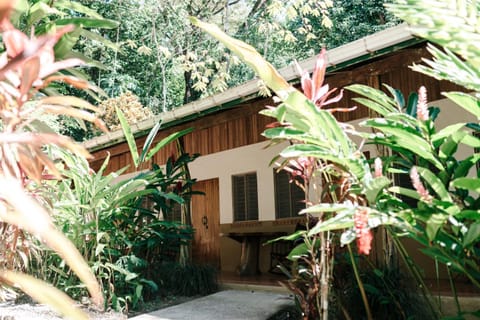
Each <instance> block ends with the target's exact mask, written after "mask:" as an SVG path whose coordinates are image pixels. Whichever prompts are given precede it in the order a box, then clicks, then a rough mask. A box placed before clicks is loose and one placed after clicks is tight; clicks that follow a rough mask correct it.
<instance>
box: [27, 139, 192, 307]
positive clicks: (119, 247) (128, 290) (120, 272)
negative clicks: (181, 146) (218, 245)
mask: <svg viewBox="0 0 480 320" xmlns="http://www.w3.org/2000/svg"><path fill="white" fill-rule="evenodd" d="M51 152H52V156H53V157H54V158H56V159H61V160H62V161H61V162H62V163H63V164H64V167H63V168H59V172H60V174H61V175H62V176H63V179H62V180H51V181H49V182H48V183H45V184H44V186H43V188H42V195H43V198H45V199H47V200H48V203H49V204H50V205H51V211H52V212H53V216H54V222H55V224H56V225H57V226H58V227H59V228H61V229H62V231H63V233H64V234H65V235H66V236H67V237H68V238H69V239H70V240H71V241H72V242H73V243H74V244H75V246H76V247H77V248H78V249H79V251H80V253H81V254H82V256H83V257H84V258H85V259H86V261H87V262H88V264H89V266H90V267H91V268H92V270H93V271H94V273H95V275H96V276H97V278H98V279H99V281H100V283H101V285H102V288H103V292H104V295H105V298H106V302H105V303H106V307H112V308H114V309H115V310H119V311H120V310H122V311H127V310H128V309H129V308H135V307H136V306H137V305H138V303H140V302H142V300H143V299H144V297H145V296H146V295H149V296H151V295H152V294H153V293H154V292H155V291H157V290H158V285H157V283H159V280H158V279H157V278H158V275H157V274H156V273H155V271H154V270H155V266H156V265H157V264H158V263H161V262H163V261H170V257H171V256H172V254H173V255H174V256H176V255H178V254H179V252H180V247H181V246H182V245H189V243H190V241H191V239H192V233H193V230H192V228H191V227H189V226H187V225H183V224H181V223H179V222H171V221H164V220H161V219H160V217H159V213H158V212H157V211H155V210H150V209H149V208H146V207H145V206H144V205H143V203H144V200H145V197H146V196H152V197H153V196H154V197H155V198H156V199H158V198H162V197H166V198H168V199H170V200H171V201H183V200H182V198H181V197H180V196H176V195H174V194H173V193H172V191H169V190H165V192H163V191H162V190H160V189H157V188H156V187H155V186H153V187H152V184H159V183H160V181H161V179H162V178H161V177H159V176H158V174H156V175H155V174H147V173H141V174H139V175H138V176H135V177H132V178H128V179H123V180H122V179H121V177H120V176H121V174H122V173H124V171H125V170H126V168H124V169H122V170H119V171H117V172H112V173H109V174H105V169H106V167H107V164H108V161H109V158H107V159H106V160H105V162H104V164H103V165H102V167H101V168H100V169H99V170H98V172H93V171H92V170H91V169H90V167H89V164H88V161H87V160H86V159H85V158H82V157H78V156H75V155H73V154H71V153H68V152H65V151H63V150H59V149H52V150H51ZM159 170H160V169H159ZM171 181H173V182H172V183H175V184H176V183H177V181H176V180H171ZM34 262H35V268H34V269H35V270H37V272H38V274H39V276H41V277H44V278H46V279H49V280H50V281H51V282H52V283H53V284H54V285H55V286H56V287H58V288H62V289H63V290H64V291H66V292H68V293H69V294H70V295H71V296H73V297H75V298H77V299H80V298H82V297H84V296H85V288H84V287H83V286H82V285H81V283H79V281H78V279H77V278H76V277H75V275H74V274H72V272H71V271H70V269H69V268H68V266H66V265H65V264H64V262H63V259H62V258H61V257H60V256H59V255H58V254H56V253H55V252H51V251H44V252H43V254H42V255H40V258H39V259H36V260H35V261H34Z"/></svg>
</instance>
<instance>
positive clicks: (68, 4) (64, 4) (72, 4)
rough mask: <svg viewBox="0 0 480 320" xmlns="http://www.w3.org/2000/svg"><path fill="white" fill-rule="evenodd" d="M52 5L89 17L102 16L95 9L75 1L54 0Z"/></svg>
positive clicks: (100, 17)
mask: <svg viewBox="0 0 480 320" xmlns="http://www.w3.org/2000/svg"><path fill="white" fill-rule="evenodd" d="M53 5H54V6H55V7H56V8H61V9H65V10H73V11H76V12H79V13H83V14H85V15H87V16H89V17H91V18H96V19H102V16H101V15H100V14H98V13H97V12H96V11H95V10H92V9H90V8H89V7H86V6H84V5H82V4H80V3H79V2H77V1H69V0H55V1H54V2H53Z"/></svg>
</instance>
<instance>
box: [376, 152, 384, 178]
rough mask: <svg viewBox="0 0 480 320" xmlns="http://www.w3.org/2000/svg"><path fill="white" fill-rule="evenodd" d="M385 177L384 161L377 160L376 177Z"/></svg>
mask: <svg viewBox="0 0 480 320" xmlns="http://www.w3.org/2000/svg"><path fill="white" fill-rule="evenodd" d="M381 176H383V166H382V159H380V158H378V157H377V158H375V173H374V177H375V178H378V177H381Z"/></svg>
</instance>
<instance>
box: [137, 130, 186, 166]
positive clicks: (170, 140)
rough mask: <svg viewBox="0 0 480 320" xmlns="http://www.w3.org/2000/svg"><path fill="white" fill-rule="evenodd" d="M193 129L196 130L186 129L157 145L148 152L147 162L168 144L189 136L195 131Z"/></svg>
mask: <svg viewBox="0 0 480 320" xmlns="http://www.w3.org/2000/svg"><path fill="white" fill-rule="evenodd" d="M193 129H194V128H188V129H184V130H182V131H179V132H174V133H172V134H171V135H169V136H168V137H166V138H163V139H162V140H161V141H160V142H159V143H157V144H156V145H155V147H154V148H153V149H151V150H150V152H148V154H147V156H146V157H145V160H146V161H148V160H150V159H151V158H152V157H153V156H154V155H155V154H156V153H157V152H158V151H159V150H160V149H162V148H163V147H164V146H166V145H167V144H169V143H170V142H172V141H175V140H177V139H178V138H180V137H183V136H184V135H186V134H189V133H190V132H192V131H193Z"/></svg>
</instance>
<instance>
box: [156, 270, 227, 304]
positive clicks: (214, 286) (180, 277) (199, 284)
mask: <svg viewBox="0 0 480 320" xmlns="http://www.w3.org/2000/svg"><path fill="white" fill-rule="evenodd" d="M155 271H156V274H157V279H156V281H157V282H158V283H159V284H160V292H159V293H160V294H162V295H170V294H173V295H179V296H187V297H190V296H195V295H206V294H210V293H214V292H216V291H217V290H218V282H217V272H218V271H217V270H216V269H215V268H213V267H211V266H208V265H196V264H189V265H185V266H182V265H181V264H179V263H176V262H164V263H160V264H158V265H157V266H156V267H155Z"/></svg>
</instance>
